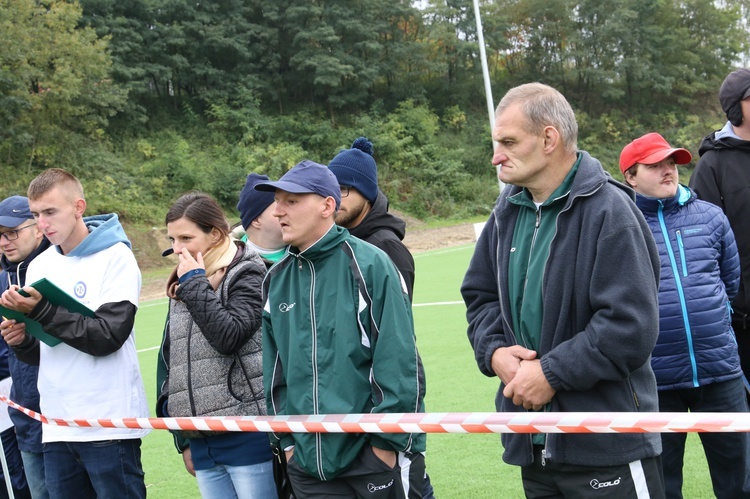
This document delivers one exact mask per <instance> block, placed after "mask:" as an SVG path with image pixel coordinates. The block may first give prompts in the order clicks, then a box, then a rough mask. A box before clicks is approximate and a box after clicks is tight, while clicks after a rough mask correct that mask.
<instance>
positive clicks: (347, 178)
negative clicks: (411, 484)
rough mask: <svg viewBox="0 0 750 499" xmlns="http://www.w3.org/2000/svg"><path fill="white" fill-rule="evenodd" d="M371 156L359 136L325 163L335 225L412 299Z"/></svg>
mask: <svg viewBox="0 0 750 499" xmlns="http://www.w3.org/2000/svg"><path fill="white" fill-rule="evenodd" d="M372 153H373V149H372V142H370V141H369V140H367V139H366V138H365V137H359V138H358V139H357V140H355V141H354V143H353V144H352V148H351V149H344V150H343V151H341V152H340V153H339V154H337V155H336V157H334V158H333V159H332V160H331V162H330V163H328V169H329V170H331V171H332V172H333V174H334V175H336V179H337V180H338V182H339V185H340V186H341V207H340V208H339V211H338V212H336V224H337V225H340V226H341V227H344V228H345V229H348V230H349V233H350V234H351V235H353V236H354V237H358V238H359V239H362V240H363V241H367V242H368V243H370V244H372V245H375V246H377V247H378V248H380V249H382V250H383V251H385V252H386V253H387V254H388V256H389V257H390V258H391V260H393V263H394V264H396V268H397V269H398V271H399V272H400V273H401V277H403V278H404V282H405V283H406V289H407V290H408V291H409V298H410V299H413V298H414V293H413V291H414V258H413V257H412V256H411V253H410V252H409V250H408V248H407V247H406V246H405V245H404V243H403V242H402V240H403V239H404V235H405V234H406V223H404V221H403V220H401V219H400V218H398V217H397V216H395V215H393V214H391V213H388V198H387V197H386V196H385V194H383V193H382V192H381V191H380V190H379V189H378V167H377V165H376V164H375V159H374V158H373V157H372ZM425 497H427V496H425Z"/></svg>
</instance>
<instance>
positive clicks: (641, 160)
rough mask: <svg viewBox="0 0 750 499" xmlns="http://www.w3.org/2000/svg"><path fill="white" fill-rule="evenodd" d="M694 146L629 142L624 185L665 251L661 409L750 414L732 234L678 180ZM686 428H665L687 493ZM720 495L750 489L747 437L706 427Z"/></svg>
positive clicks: (647, 138) (670, 465) (657, 360)
mask: <svg viewBox="0 0 750 499" xmlns="http://www.w3.org/2000/svg"><path fill="white" fill-rule="evenodd" d="M691 159H692V156H691V155H690V152H688V151H687V150H686V149H682V148H673V147H671V146H670V145H669V143H668V142H667V141H666V140H664V137H662V136H661V135H659V134H658V133H648V134H646V135H644V136H643V137H640V138H638V139H635V140H634V141H633V142H631V143H630V144H628V145H626V146H625V148H624V149H623V150H622V153H621V154H620V170H621V171H622V173H623V175H624V176H625V182H626V183H627V184H628V185H630V186H631V187H632V188H633V189H634V190H635V191H636V199H635V202H636V205H637V206H638V208H639V209H640V210H641V211H642V212H643V216H644V217H645V218H646V222H648V225H649V227H650V228H651V231H652V233H653V234H654V240H655V241H656V245H657V246H658V248H659V258H660V260H661V277H660V282H659V337H658V339H657V341H656V346H655V347H654V351H653V354H652V356H651V367H652V368H653V369H654V374H655V375H656V384H657V388H658V390H659V411H661V412H687V411H692V412H747V410H748V405H747V399H746V398H745V396H744V387H743V384H742V370H741V369H740V358H739V355H738V353H737V342H736V341H735V339H734V331H732V326H731V322H730V320H729V314H730V309H729V300H730V299H731V298H732V297H734V296H735V294H736V293H737V289H738V287H739V278H740V267H739V257H738V255H737V245H736V244H735V241H734V234H733V233H732V229H731V228H730V227H729V220H727V217H726V216H724V214H723V213H722V212H721V210H720V209H719V208H718V207H716V206H714V205H712V204H711V203H707V202H705V201H700V200H698V199H697V197H696V195H695V193H694V192H693V191H692V190H691V189H690V188H688V187H685V186H683V185H680V184H679V174H678V171H677V165H678V164H680V165H684V164H687V163H690V160H691ZM685 437H686V434H685V433H662V434H661V440H662V449H663V450H662V464H663V468H664V488H665V491H666V495H667V497H668V498H672V497H673V498H681V497H682V462H683V455H684V453H685ZM700 437H701V441H702V443H703V448H704V451H705V453H706V460H707V461H708V466H709V468H710V470H711V480H712V481H713V488H714V492H715V493H716V496H717V497H748V496H749V495H750V460H749V459H750V434H748V433H734V434H731V435H730V434H719V433H701V434H700Z"/></svg>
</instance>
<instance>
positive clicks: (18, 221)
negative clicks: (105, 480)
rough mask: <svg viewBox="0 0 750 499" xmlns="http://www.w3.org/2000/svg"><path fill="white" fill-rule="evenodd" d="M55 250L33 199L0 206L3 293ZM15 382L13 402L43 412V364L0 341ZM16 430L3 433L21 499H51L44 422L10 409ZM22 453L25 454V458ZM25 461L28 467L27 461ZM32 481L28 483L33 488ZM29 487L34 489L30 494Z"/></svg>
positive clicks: (4, 369) (0, 372) (3, 373)
mask: <svg viewBox="0 0 750 499" xmlns="http://www.w3.org/2000/svg"><path fill="white" fill-rule="evenodd" d="M47 248H49V241H47V239H46V238H45V237H44V234H42V231H40V230H39V228H38V227H37V225H36V223H35V222H34V216H33V215H32V214H31V211H29V200H28V199H27V198H26V197H24V196H11V197H9V198H6V199H4V200H3V201H2V202H0V251H2V253H3V256H2V258H0V267H2V270H1V271H0V293H2V292H3V291H5V290H6V289H8V287H9V286H10V285H13V284H16V285H19V286H24V285H25V284H26V269H27V268H28V267H29V264H30V263H31V261H32V260H34V258H35V257H36V256H37V255H39V254H41V253H42V252H43V251H45V250H46V249H47ZM8 375H10V376H11V378H12V379H13V384H12V385H11V391H10V398H11V400H13V401H14V402H16V403H18V404H20V405H22V406H24V407H26V408H27V409H31V410H32V411H37V412H40V409H39V391H38V390H37V388H36V381H37V377H38V375H39V366H32V365H29V364H26V363H25V362H21V361H20V360H18V357H16V354H15V352H14V351H13V350H12V349H9V348H8V344H7V343H5V340H3V339H2V338H0V377H1V378H5V377H7V376H8ZM8 412H9V414H10V418H11V420H12V421H13V424H14V425H15V431H14V429H13V428H10V429H8V430H5V431H3V432H2V433H0V437H2V442H3V448H4V449H5V456H6V458H7V460H8V468H9V472H10V475H11V482H12V484H13V492H14V495H15V496H16V497H29V492H31V496H33V497H34V498H37V497H41V498H43V499H44V498H46V497H48V496H49V495H48V493H47V486H46V485H45V483H44V455H43V454H42V424H41V423H40V422H38V421H36V420H34V419H31V418H29V417H28V416H26V415H25V414H22V413H21V412H19V411H17V410H16V409H8ZM19 450H20V454H19ZM21 458H22V460H23V464H22V463H21ZM27 482H28V485H27ZM29 489H31V490H30V491H29Z"/></svg>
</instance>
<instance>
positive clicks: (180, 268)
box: [177, 248, 206, 277]
mask: <svg viewBox="0 0 750 499" xmlns="http://www.w3.org/2000/svg"><path fill="white" fill-rule="evenodd" d="M177 256H178V258H179V259H180V263H179V264H178V265H177V277H182V276H183V275H184V274H186V273H188V272H190V271H191V270H195V269H204V270H205V269H206V267H205V265H204V264H203V254H201V252H200V251H199V252H198V254H197V255H195V256H196V257H197V258H193V255H191V254H190V252H189V251H188V250H187V248H182V251H181V252H180V253H178V254H177Z"/></svg>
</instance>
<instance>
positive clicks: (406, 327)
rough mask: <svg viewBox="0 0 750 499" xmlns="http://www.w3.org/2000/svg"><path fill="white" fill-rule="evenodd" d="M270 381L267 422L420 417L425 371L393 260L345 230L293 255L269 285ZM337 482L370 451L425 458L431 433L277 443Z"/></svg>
mask: <svg viewBox="0 0 750 499" xmlns="http://www.w3.org/2000/svg"><path fill="white" fill-rule="evenodd" d="M263 291H264V293H263V296H264V302H265V306H264V311H263V378H264V386H265V393H266V404H267V406H268V414H269V415H295V414H297V415H309V414H352V413H400V412H420V411H422V410H423V398H424V391H425V385H424V372H423V369H422V365H421V361H420V358H419V354H418V352H417V347H416V341H415V336H414V325H413V320H412V315H411V305H410V303H409V297H408V295H407V293H406V290H405V289H404V288H403V285H402V281H401V278H400V276H399V274H398V271H397V270H396V267H395V266H394V264H393V262H392V261H391V260H390V258H388V256H387V255H386V254H385V253H384V252H383V251H381V250H379V249H378V248H376V247H375V246H373V245H371V244H369V243H366V242H364V241H361V240H359V239H357V238H355V237H353V236H351V235H350V234H349V232H348V231H347V230H346V229H344V228H341V227H338V226H335V225H334V226H332V227H331V229H330V230H329V231H328V232H327V233H326V234H325V235H324V236H323V237H322V238H321V239H320V240H318V241H317V242H316V243H314V244H313V245H312V246H311V247H309V248H307V249H306V250H305V251H302V252H300V251H299V250H298V249H297V248H294V247H290V248H289V251H288V253H287V255H285V256H284V258H282V259H281V260H280V261H279V262H278V263H276V264H275V265H274V266H273V267H272V268H271V269H270V270H269V273H268V275H267V276H266V279H265V281H264V284H263ZM277 437H278V438H280V443H279V445H280V446H281V447H282V448H286V447H288V446H290V445H294V446H295V450H294V459H295V461H296V462H297V464H299V465H300V466H301V467H302V468H303V469H305V470H306V471H307V472H309V473H310V474H311V475H313V476H315V477H317V478H319V479H321V480H330V479H332V478H335V477H336V476H337V475H338V474H339V473H341V472H342V471H344V470H345V469H346V468H347V467H348V466H349V465H350V464H351V463H352V461H353V460H354V458H355V457H356V456H357V454H358V453H359V451H360V450H361V449H362V448H363V446H365V445H372V446H375V447H379V448H382V449H387V450H394V451H400V452H422V451H424V449H425V435H424V434H410V433H398V434H387V433H382V434H355V433H351V434H334V433H330V434H321V433H292V434H280V435H277Z"/></svg>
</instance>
